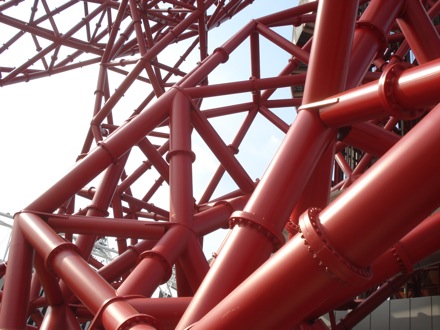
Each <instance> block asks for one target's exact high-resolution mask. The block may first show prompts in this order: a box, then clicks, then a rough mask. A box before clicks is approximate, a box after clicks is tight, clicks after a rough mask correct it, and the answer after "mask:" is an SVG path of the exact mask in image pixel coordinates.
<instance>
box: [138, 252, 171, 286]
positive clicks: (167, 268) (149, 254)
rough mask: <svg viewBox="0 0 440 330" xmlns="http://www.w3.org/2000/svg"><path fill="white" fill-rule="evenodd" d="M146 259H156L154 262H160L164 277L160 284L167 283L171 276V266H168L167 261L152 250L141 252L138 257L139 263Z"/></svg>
mask: <svg viewBox="0 0 440 330" xmlns="http://www.w3.org/2000/svg"><path fill="white" fill-rule="evenodd" d="M146 258H149V259H156V260H158V261H160V263H161V265H162V268H163V270H164V273H165V276H164V277H163V279H162V283H161V284H164V283H166V282H167V281H168V279H169V278H170V277H171V275H172V274H173V270H172V266H171V265H170V263H169V262H168V260H167V259H166V258H165V257H164V256H163V255H161V254H160V253H159V252H157V251H153V250H149V251H145V252H142V253H141V255H140V256H139V262H141V261H142V260H143V259H146Z"/></svg>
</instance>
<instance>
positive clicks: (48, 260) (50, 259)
mask: <svg viewBox="0 0 440 330" xmlns="http://www.w3.org/2000/svg"><path fill="white" fill-rule="evenodd" d="M66 250H69V251H72V252H74V253H76V254H78V255H81V251H80V250H79V248H78V247H77V246H76V245H75V244H73V243H70V242H62V243H60V244H58V245H57V246H56V247H55V248H54V249H52V251H50V252H49V253H48V254H47V255H46V256H45V257H44V266H45V268H46V269H47V270H49V271H50V272H52V273H55V271H54V269H53V263H54V260H55V258H56V257H57V256H58V255H59V254H60V253H61V252H63V251H66Z"/></svg>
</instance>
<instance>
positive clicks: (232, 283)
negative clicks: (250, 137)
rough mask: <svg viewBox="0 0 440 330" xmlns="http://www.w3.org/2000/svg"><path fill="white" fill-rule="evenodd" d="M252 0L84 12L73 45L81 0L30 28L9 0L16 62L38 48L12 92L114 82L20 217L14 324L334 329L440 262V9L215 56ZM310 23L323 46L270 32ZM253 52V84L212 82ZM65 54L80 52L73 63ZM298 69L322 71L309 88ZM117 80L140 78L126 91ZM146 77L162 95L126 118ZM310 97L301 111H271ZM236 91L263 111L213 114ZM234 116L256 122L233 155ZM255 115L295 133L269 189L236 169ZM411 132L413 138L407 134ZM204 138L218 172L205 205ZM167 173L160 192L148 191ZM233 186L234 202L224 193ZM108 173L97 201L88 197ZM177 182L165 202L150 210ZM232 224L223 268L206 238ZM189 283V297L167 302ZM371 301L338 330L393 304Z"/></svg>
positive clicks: (336, 24) (365, 18) (241, 36)
mask: <svg viewBox="0 0 440 330" xmlns="http://www.w3.org/2000/svg"><path fill="white" fill-rule="evenodd" d="M251 2H252V1H240V0H230V1H214V0H206V1H203V0H186V1H178V0H173V1H171V0H170V1H162V3H159V1H145V0H143V1H135V0H121V1H83V2H81V3H82V6H83V11H84V16H85V18H84V19H83V20H81V21H80V22H78V23H77V24H76V25H75V26H74V27H73V28H72V29H71V30H69V31H68V32H67V33H64V34H62V33H60V32H59V31H58V28H57V24H56V22H55V19H54V17H55V15H56V14H62V13H63V12H64V11H67V10H68V9H69V8H71V7H72V6H76V5H78V2H77V1H67V2H65V3H64V4H62V5H61V6H59V7H58V8H56V9H50V8H49V5H48V2H47V1H46V0H42V1H35V2H34V6H33V7H32V8H33V10H32V14H31V16H30V18H29V19H28V21H23V20H20V19H17V18H14V17H13V16H11V15H9V14H8V13H9V10H10V9H11V8H12V7H14V6H16V5H18V6H20V5H21V1H15V0H14V1H12V0H11V1H8V2H5V3H4V4H2V5H0V13H1V15H0V23H1V24H3V25H4V26H6V25H7V26H9V27H10V28H13V29H16V33H15V34H14V35H13V37H11V39H10V40H8V41H7V42H6V43H5V44H4V46H3V47H2V48H1V51H0V54H1V53H3V52H5V51H7V49H8V48H9V47H12V46H13V45H14V44H15V43H16V42H18V40H20V38H22V37H23V36H25V35H30V36H32V40H33V42H34V44H35V46H36V47H37V49H38V52H37V53H36V55H34V56H33V57H31V58H30V59H29V60H27V61H25V62H24V63H21V65H19V66H17V67H15V68H14V67H12V66H2V67H0V72H1V73H2V77H1V79H0V82H1V84H2V86H6V85H9V84H14V83H20V82H24V81H28V80H32V79H36V78H41V77H45V76H49V75H53V74H57V73H60V72H64V71H67V70H71V69H76V68H78V67H80V66H86V65H91V64H99V68H100V69H99V76H98V81H97V88H96V92H95V104H94V106H93V119H92V122H91V125H90V131H89V134H88V135H87V137H86V141H85V143H84V147H83V150H82V153H81V155H80V157H79V159H78V161H77V163H76V165H75V167H74V168H73V169H72V170H71V171H70V172H69V173H67V174H66V175H65V176H64V177H62V178H61V179H60V180H59V181H58V182H57V183H55V184H54V185H53V186H52V187H51V188H50V189H48V190H47V191H46V192H45V193H43V194H42V195H41V196H40V197H38V198H37V199H35V201H34V202H32V203H31V204H30V205H28V206H26V207H25V208H24V209H23V210H22V211H20V212H18V213H16V215H15V217H14V227H13V232H12V240H11V249H10V254H9V259H8V262H7V264H2V265H0V266H1V267H0V275H2V276H3V275H5V273H6V275H5V276H6V278H5V285H4V288H3V291H2V295H1V311H0V328H1V329H61V328H62V329H82V328H83V326H84V325H85V324H87V325H88V327H89V329H101V328H104V329H136V330H137V329H139V330H140V329H174V328H176V329H189V328H191V329H284V328H285V329H292V328H295V327H298V328H307V327H309V328H316V329H321V328H325V325H324V324H323V323H322V322H321V321H319V320H318V318H319V316H321V315H323V314H324V313H327V312H329V311H332V310H334V309H335V308H337V307H338V306H340V305H342V304H344V303H345V302H347V301H349V300H350V299H351V298H353V297H355V296H357V295H359V294H360V293H362V292H364V291H365V290H367V289H369V288H371V287H373V286H376V287H377V286H378V285H379V284H381V283H383V282H384V281H385V280H387V279H391V278H393V277H395V276H396V275H397V276H398V277H396V280H395V281H397V282H396V283H400V282H402V281H404V280H405V279H406V278H407V277H408V276H409V275H410V274H411V273H412V272H413V265H414V264H415V263H416V262H418V261H419V260H421V259H423V258H424V257H427V256H429V255H431V254H433V253H434V252H436V251H438V250H439V248H440V246H439V242H438V239H437V238H438V233H439V230H440V228H439V225H440V221H439V220H440V219H439V215H438V214H434V215H431V214H432V213H433V212H434V211H435V210H436V209H437V208H438V207H439V204H440V203H439V200H438V196H439V195H440V171H439V168H440V153H439V152H437V149H438V144H439V142H440V130H439V125H440V108H439V106H438V105H437V104H438V102H439V100H440V93H438V86H440V40H439V34H438V26H436V24H434V23H433V21H434V22H436V21H437V20H438V14H439V11H440V2H437V1H432V0H424V1H419V0H387V1H381V0H372V1H360V2H359V1H352V0H350V1H347V0H337V1H334V0H333V1H330V0H320V1H319V3H318V2H311V3H305V4H303V5H300V6H297V7H293V8H291V9H288V10H285V11H282V12H279V13H276V14H271V15H269V16H266V17H262V18H259V19H255V20H252V21H251V22H249V23H248V24H246V25H244V27H243V28H242V29H241V30H239V31H238V32H237V33H236V34H235V35H234V36H233V37H232V38H231V39H229V40H228V41H227V42H226V43H224V44H223V46H221V47H219V48H217V49H215V50H214V51H213V52H212V54H210V55H208V35H209V33H208V32H209V31H210V30H212V29H213V28H214V27H217V26H220V29H221V23H222V22H223V21H225V20H227V19H229V18H230V17H232V16H233V15H234V14H235V13H237V12H239V11H241V10H242V9H245V8H246V7H247V6H248V5H249V4H250V3H251ZM163 3H164V4H163ZM251 7H252V6H250V7H249V8H251ZM36 9H40V10H42V11H44V12H45V13H44V14H43V15H42V16H38V15H36V12H37V10H36ZM246 10H247V9H246ZM96 21H97V22H98V23H99V24H98V23H97V24H96V28H95V27H93V24H92V23H94V22H96ZM307 22H314V32H313V37H312V39H311V40H310V41H309V42H307V43H306V44H305V45H303V46H300V45H298V44H295V43H292V42H291V41H290V40H286V39H285V38H283V37H282V36H280V35H279V34H277V33H276V30H274V29H273V28H275V27H279V26H299V25H301V24H303V23H307ZM79 31H80V32H84V33H83V34H81V35H82V36H85V37H83V38H80V37H79V34H78V32H79ZM260 37H264V38H266V39H267V40H269V41H270V42H271V43H273V45H274V47H280V48H281V49H283V50H284V51H286V52H287V53H288V54H289V56H291V60H290V61H288V63H286V66H285V68H284V69H283V70H282V71H281V72H280V73H279V75H277V76H273V77H261V76H262V75H261V73H260V71H261V70H260V69H261V62H260V55H259V54H260V46H259V39H260ZM42 40H44V42H45V43H44V45H43V42H42ZM247 40H249V45H250V60H249V63H250V66H251V79H249V80H246V81H231V82H227V83H224V84H210V83H209V82H208V77H209V75H210V74H211V72H212V71H213V70H214V69H216V68H217V67H218V66H219V65H220V64H221V63H224V62H226V61H228V59H229V57H230V56H233V53H234V50H235V49H236V48H237V47H238V46H239V45H241V44H242V43H243V42H245V41H247ZM177 41H179V42H181V41H188V43H187V44H186V45H188V46H187V48H186V49H185V50H184V51H183V52H182V54H181V57H180V58H179V59H178V60H177V61H176V62H175V63H163V62H162V61H161V60H160V58H161V57H160V55H161V54H162V53H163V52H166V51H167V49H169V48H170V47H171V46H172V45H175V44H176V42H177ZM197 46H198V50H197ZM66 47H67V48H68V49H70V50H71V51H72V52H71V53H69V54H68V55H67V56H65V57H64V58H62V56H61V54H63V49H65V48H66ZM193 50H195V52H198V57H199V60H200V63H199V64H198V65H197V66H196V67H195V68H193V69H192V70H191V71H188V72H186V69H183V64H182V63H183V61H184V60H185V58H187V57H188V56H189V54H190V53H191V52H193ZM64 54H65V53H64ZM136 56H137V57H136ZM59 57H61V58H59ZM300 64H301V65H302V66H304V65H305V66H306V67H307V71H306V72H304V73H298V74H293V73H294V71H295V70H297V69H298V68H299V66H300ZM31 66H32V67H31ZM127 68H128V69H127ZM113 72H116V73H120V74H122V75H123V76H124V79H123V80H122V82H121V83H120V84H119V86H118V88H117V89H116V90H115V91H114V92H113V93H112V92H111V91H110V90H111V89H110V78H109V77H110V73H113ZM173 75H175V76H178V77H179V80H178V81H177V82H173V81H172V79H171V78H172V76H173ZM139 81H140V82H142V83H147V84H149V85H150V86H151V93H150V94H149V95H147V96H146V97H145V98H143V99H142V100H141V102H140V104H139V106H138V107H137V109H136V110H135V111H134V113H132V114H130V115H129V116H128V117H127V118H125V121H124V122H123V123H121V124H119V123H118V122H117V121H116V119H115V118H116V108H117V106H118V105H119V104H120V103H121V102H122V101H121V99H122V96H123V95H124V94H125V93H127V92H129V91H130V89H131V88H133V86H134V83H135V82H139ZM298 85H299V86H300V85H304V93H303V96H302V98H297V97H292V98H291V99H273V98H271V97H272V95H273V93H274V92H275V91H276V90H277V89H280V88H285V87H289V88H290V87H292V86H298ZM5 88H7V87H5ZM235 93H249V94H250V95H251V96H252V101H251V102H247V103H240V104H233V105H228V106H219V107H217V108H213V109H204V108H203V107H202V101H203V100H204V99H205V98H209V97H214V96H226V95H230V94H235ZM144 96H145V95H144ZM144 96H143V97H144ZM279 107H291V109H292V111H294V110H293V109H294V107H298V108H297V116H296V119H295V120H294V122H293V123H292V125H290V126H289V124H288V123H285V122H284V121H283V120H282V119H281V118H280V117H278V116H277V115H276V114H275V112H274V111H272V110H273V109H276V108H279ZM234 113H246V119H245V120H244V122H243V124H242V126H241V127H240V129H239V131H238V133H237V135H236V136H235V138H234V140H233V141H232V143H231V144H230V145H228V144H227V142H225V141H223V139H222V138H221V136H220V134H219V133H218V132H217V131H216V130H215V129H214V127H213V126H212V125H211V123H210V120H209V119H211V118H215V117H219V116H226V115H229V114H234ZM257 114H261V115H263V116H264V117H265V118H266V119H267V120H268V123H270V124H272V125H275V126H276V127H278V128H279V129H280V130H282V131H284V132H286V136H285V139H284V141H283V142H282V144H281V146H280V148H279V150H278V151H277V153H276V155H275V157H274V158H273V160H272V162H271V163H270V165H269V167H268V168H267V170H266V172H265V174H264V176H263V177H262V178H261V180H259V181H258V182H256V181H254V180H253V179H251V177H250V175H249V174H248V172H247V171H246V170H245V168H244V166H243V165H242V164H241V163H240V161H239V160H238V158H237V157H236V156H235V154H236V153H238V148H239V146H240V144H241V142H242V141H243V139H244V137H245V136H246V134H247V132H248V130H249V128H250V127H251V125H252V123H253V122H254V119H255V117H256V115H257ZM409 123H412V124H411V125H412V126H411V127H412V128H411V130H410V131H409V132H406V131H405V132H403V129H402V130H401V132H400V133H401V134H397V131H398V129H399V128H400V127H403V126H405V125H406V126H405V127H409V126H408V125H409ZM399 125H400V126H399ZM193 131H196V132H197V133H198V134H199V135H200V136H201V137H202V139H203V140H204V141H205V143H206V145H207V146H208V147H209V149H210V150H211V151H212V153H213V154H214V155H215V156H216V157H217V159H218V160H219V162H220V166H219V167H218V169H217V172H216V173H215V175H214V177H213V178H212V179H211V181H210V182H209V183H207V186H206V190H205V192H204V193H203V195H202V197H201V199H200V200H199V201H197V202H195V200H194V198H193V175H195V173H193V170H192V163H193V161H194V159H195V157H197V155H196V154H195V151H194V150H193V149H192V134H193ZM152 141H154V143H153V142H152ZM157 141H159V142H157ZM95 144H96V146H95ZM348 147H350V148H356V150H358V151H359V152H360V154H361V158H360V159H359V161H356V162H355V163H351V164H349V161H348V159H347V157H346V156H345V155H346V154H345V153H346V150H347V149H346V148H348ZM134 148H139V150H141V151H142V153H143V154H144V157H145V158H146V160H145V158H144V160H143V162H141V164H140V165H138V167H137V168H136V169H135V170H134V171H132V170H128V169H127V168H126V165H127V162H128V161H129V160H130V157H131V151H132V149H134ZM350 165H351V166H350ZM153 169H154V171H155V172H154V173H157V175H158V176H159V178H158V179H157V181H156V182H155V183H153V184H152V185H151V186H149V187H148V189H147V190H146V191H144V192H142V193H141V194H140V195H137V194H135V193H133V191H132V189H131V187H132V185H133V184H134V183H135V182H136V181H137V180H140V178H141V177H142V176H143V175H144V174H145V173H151V171H153ZM225 173H227V174H229V175H230V177H231V178H232V179H233V181H234V182H235V184H236V185H237V187H238V189H237V190H235V191H230V192H229V193H227V194H225V195H223V196H221V197H213V196H214V191H215V189H216V187H218V185H219V182H220V180H221V178H222V177H223V175H224V174H225ZM101 174H102V176H101V179H100V180H101V181H100V184H99V185H98V186H97V188H96V189H94V188H93V189H92V188H87V185H88V184H89V183H90V182H91V181H92V180H93V179H95V178H96V177H97V176H98V175H101ZM162 184H165V185H167V186H168V187H169V208H163V207H159V206H156V205H154V204H153V203H152V202H151V200H152V197H153V196H154V195H155V194H156V192H157V191H158V189H159V187H160V186H161V185H162ZM339 192H342V194H340V195H339V196H338V197H337V198H336V199H335V200H333V201H332V202H331V203H330V204H329V197H330V194H337V193H339ZM79 197H82V198H86V199H89V200H90V202H89V204H88V206H87V207H86V208H85V209H79V210H76V207H75V205H76V204H75V201H76V199H77V198H79ZM110 214H112V216H110ZM227 227H230V228H231V229H230V231H229V233H228V235H227V238H226V239H225V241H224V242H223V244H222V246H221V248H220V249H219V251H218V252H217V253H216V254H215V258H214V260H213V261H212V262H211V263H210V264H208V261H207V260H206V258H205V256H204V254H203V251H202V245H203V239H202V238H203V237H204V236H206V235H207V234H209V233H211V232H214V231H216V230H219V229H222V228H227ZM286 230H287V231H289V235H288V236H289V239H288V240H287V241H286V239H285V236H286V235H283V231H284V232H285V231H286ZM61 234H62V235H61ZM74 234H75V235H78V239H77V240H76V241H75V243H72V237H73V235H74ZM106 236H113V237H117V244H118V245H117V249H118V252H119V256H118V257H116V258H115V259H114V260H112V261H111V262H110V263H108V264H106V265H102V264H100V263H99V262H98V261H97V260H95V259H93V258H90V255H91V252H92V249H93V245H94V244H95V241H96V240H97V238H100V237H106ZM127 239H130V241H127ZM421 243H423V244H421ZM173 269H175V276H176V282H177V292H178V297H175V298H151V296H152V294H153V293H154V291H155V290H156V288H157V287H158V286H159V285H160V284H162V283H165V282H167V281H168V280H169V279H170V277H171V275H172V272H173ZM399 274H400V277H399ZM383 292H387V291H386V288H383V289H382V291H381V292H379V291H378V293H377V296H378V297H382V298H381V299H384V298H383V297H384V295H385V296H386V294H384V293H383ZM365 302H366V301H365ZM369 302H370V303H369V304H367V303H365V304H361V305H359V306H358V308H357V309H355V310H354V311H353V312H352V313H351V314H350V315H348V316H347V317H346V319H344V320H342V321H341V322H340V323H339V324H337V325H335V328H337V329H343V328H345V327H351V326H353V325H354V324H356V322H358V321H359V320H360V319H362V316H365V315H366V313H368V312H369V311H370V310H371V306H373V307H374V306H377V305H378V304H379V303H380V299H379V298H376V296H371V299H370V300H369ZM367 305H369V306H367Z"/></svg>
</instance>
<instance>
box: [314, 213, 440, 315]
mask: <svg viewBox="0 0 440 330" xmlns="http://www.w3.org/2000/svg"><path fill="white" fill-rule="evenodd" d="M439 230H440V213H438V212H437V213H435V214H434V215H432V216H429V217H428V218H427V219H425V220H424V221H423V222H422V223H421V224H420V225H418V226H417V227H416V228H415V229H413V230H412V231H411V232H410V233H409V234H408V235H406V236H405V237H403V238H402V239H401V240H400V241H399V242H398V243H396V244H394V245H393V247H391V248H390V249H388V250H387V251H386V252H385V253H383V254H382V255H381V256H380V257H379V258H377V259H376V260H375V261H374V263H373V264H372V265H371V267H372V270H373V275H372V277H371V280H370V281H368V282H366V283H364V284H362V285H361V286H357V287H353V286H347V287H346V288H345V289H344V290H342V291H340V292H339V293H338V295H335V296H331V297H329V298H328V299H327V300H326V301H325V302H324V304H322V305H321V306H320V307H319V308H318V309H317V310H316V311H314V312H313V314H312V315H311V316H310V317H307V319H315V318H317V317H319V316H321V315H323V314H324V313H327V312H328V311H330V310H332V309H335V308H337V307H339V306H341V305H342V304H344V303H346V302H347V301H348V300H350V299H351V298H352V297H354V296H356V295H358V294H361V293H362V292H365V291H366V290H368V289H370V288H372V287H374V286H377V285H380V284H381V283H383V282H384V281H386V280H387V279H389V278H391V277H392V276H394V275H396V274H399V273H400V272H402V273H410V272H411V271H412V270H413V265H414V264H416V263H417V262H419V261H420V260H422V259H423V258H426V257H428V256H430V255H432V254H433V253H435V252H437V251H438V250H439V249H440V242H439V241H438V232H439ZM421 241H423V244H420V242H421Z"/></svg>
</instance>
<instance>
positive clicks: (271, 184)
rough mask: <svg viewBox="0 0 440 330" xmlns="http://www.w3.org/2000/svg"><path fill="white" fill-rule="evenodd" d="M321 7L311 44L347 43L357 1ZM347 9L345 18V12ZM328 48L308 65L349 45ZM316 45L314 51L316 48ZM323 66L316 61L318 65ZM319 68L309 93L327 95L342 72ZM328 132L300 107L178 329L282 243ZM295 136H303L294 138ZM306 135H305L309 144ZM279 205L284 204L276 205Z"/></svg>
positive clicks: (235, 217)
mask: <svg viewBox="0 0 440 330" xmlns="http://www.w3.org/2000/svg"><path fill="white" fill-rule="evenodd" d="M320 8H321V11H322V13H321V15H322V17H326V18H327V21H326V22H324V23H323V25H320V26H321V27H318V28H317V30H316V31H315V45H320V42H319V41H320V40H322V41H323V42H324V41H325V42H328V40H340V42H341V44H344V43H345V44H347V43H348V44H349V43H350V41H351V39H352V33H353V25H354V21H355V13H356V10H357V1H351V2H350V3H349V4H347V3H346V2H344V3H342V2H340V3H339V6H338V5H335V4H334V3H333V4H331V5H330V3H329V2H326V1H322V2H320ZM347 13H348V14H349V15H348V18H347V16H344V15H346V14H347ZM318 14H319V11H318ZM335 17H338V18H339V19H336V21H338V22H340V23H341V24H340V25H339V26H338V27H336V28H335V27H332V29H330V28H328V26H326V24H331V25H333V22H334V20H335ZM330 49H331V50H333V51H332V52H329V50H328V49H326V48H322V49H321V48H318V47H316V48H313V49H312V54H311V57H310V63H309V64H310V67H311V68H314V63H315V62H316V63H318V62H320V56H321V55H323V54H324V53H325V54H326V55H325V56H327V57H329V58H330V59H329V61H332V59H334V58H335V59H336V58H337V57H339V56H342V58H339V59H338V61H336V63H339V64H340V65H341V66H342V67H343V65H344V64H342V63H343V62H344V60H343V58H344V56H348V53H349V51H348V50H342V51H341V50H340V49H337V48H335V47H332V48H330ZM315 51H316V52H317V53H314V52H315ZM321 52H322V54H321ZM314 54H315V55H314ZM326 63H328V62H326ZM322 64H323V63H322ZM323 67H324V66H323ZM323 67H321V66H319V69H322V68H323ZM319 69H316V70H315V71H314V73H311V74H312V77H315V76H316V77H315V79H319V78H321V80H320V81H323V80H326V81H328V80H330V81H331V83H329V84H328V86H327V87H328V89H330V90H326V89H325V88H324V87H323V89H322V90H316V91H315V93H316V95H313V96H312V95H311V96H310V97H312V99H313V98H318V97H326V96H328V94H326V93H335V92H338V91H340V90H342V89H343V87H344V85H345V76H342V77H341V75H339V72H338V74H337V75H336V74H335V75H334V76H333V75H332V76H331V77H326V79H322V77H323V75H324V72H326V73H327V71H319ZM306 84H307V81H306ZM331 135H332V132H331V131H330V130H328V129H326V128H325V127H324V126H323V125H322V124H321V122H320V120H319V118H318V115H317V113H316V112H312V111H301V112H300V113H299V114H298V116H297V118H296V120H295V121H294V123H293V124H292V126H291V128H290V130H289V132H288V133H287V135H286V137H285V140H284V141H283V143H282V145H281V147H280V149H279V150H278V152H277V154H276V156H275V158H274V160H273V161H272V162H271V164H270V165H269V168H268V169H267V171H266V173H265V174H264V176H263V178H262V180H261V181H260V182H259V184H258V185H257V187H256V188H255V191H254V192H253V194H252V195H251V197H250V199H249V201H248V203H247V204H246V206H245V208H244V210H243V211H242V212H239V213H234V214H233V215H232V217H231V225H233V224H236V225H235V226H234V227H233V229H232V231H231V234H230V235H229V237H228V239H227V241H226V243H225V245H224V246H223V247H222V248H221V250H220V252H219V255H218V257H217V259H216V262H215V263H214V264H213V266H212V267H211V270H210V271H209V272H208V274H207V276H206V278H205V280H204V281H203V282H202V285H201V286H200V288H199V290H198V291H197V293H196V295H195V296H194V299H193V300H192V302H191V304H190V305H189V307H188V309H187V311H186V312H185V314H184V316H183V317H182V320H181V321H180V322H179V325H178V327H177V329H183V328H185V327H187V326H188V325H190V324H192V323H194V322H195V321H197V320H198V319H199V318H200V317H202V316H203V315H204V314H206V313H207V312H208V311H209V310H210V309H211V308H212V307H213V306H214V305H215V304H216V303H217V302H218V301H220V300H221V299H222V298H223V297H224V296H226V294H228V293H229V292H230V291H231V290H233V289H234V288H235V287H236V286H237V285H238V284H239V283H240V282H241V281H243V280H244V279H245V278H246V277H247V276H248V275H249V274H250V273H251V272H252V271H254V270H255V269H256V268H257V267H259V266H260V265H261V264H262V263H263V261H264V260H266V259H267V258H268V257H269V255H270V253H271V252H273V249H274V247H275V248H276V247H278V246H279V245H280V244H282V241H283V240H284V238H283V237H282V234H281V232H282V230H283V227H284V225H285V222H286V221H287V220H288V218H289V214H290V212H291V211H292V209H293V207H294V205H295V203H296V202H297V200H298V198H299V197H300V194H301V192H302V190H303V188H304V186H305V185H306V183H307V181H308V179H309V178H310V175H311V173H312V171H313V168H314V167H315V166H316V163H317V159H319V157H320V156H321V155H322V153H323V151H324V150H325V148H326V147H327V145H328V144H329V141H330V138H331ZM298 136H301V137H302V139H298ZM304 141H307V145H305V143H304ZM279 205H283V207H278V206H279ZM250 256H252V257H250ZM244 259H246V264H242V262H241V260H244ZM219 283H221V285H219ZM213 288H215V289H213ZM205 326H206V325H205Z"/></svg>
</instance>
